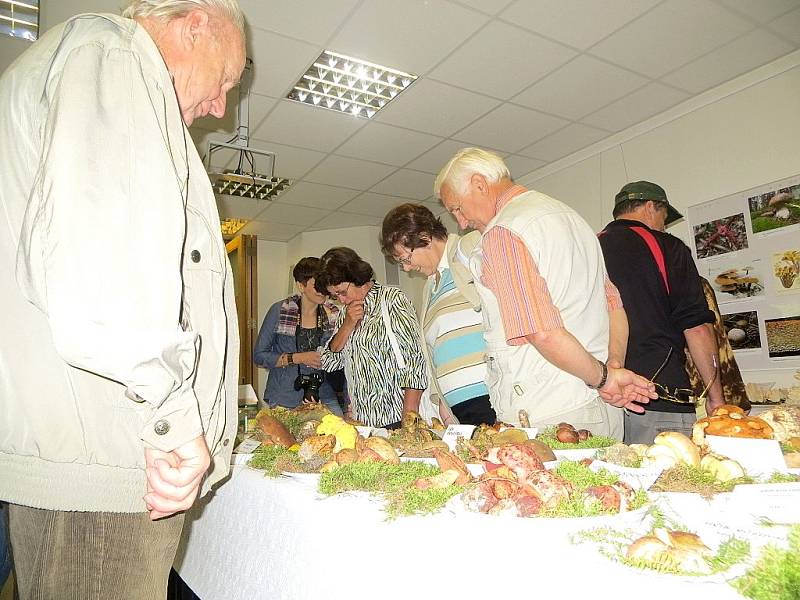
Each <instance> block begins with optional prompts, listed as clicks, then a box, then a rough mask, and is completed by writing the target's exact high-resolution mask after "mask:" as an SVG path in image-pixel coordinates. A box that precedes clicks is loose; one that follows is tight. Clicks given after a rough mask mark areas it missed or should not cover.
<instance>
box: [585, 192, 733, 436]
mask: <svg viewBox="0 0 800 600" xmlns="http://www.w3.org/2000/svg"><path fill="white" fill-rule="evenodd" d="M613 214H614V221H612V222H611V223H609V224H608V225H607V226H606V228H605V229H604V230H603V231H602V232H601V233H600V235H599V237H600V245H601V247H602V248H603V256H604V258H605V263H606V269H607V270H608V275H609V278H610V279H611V281H612V282H613V283H614V285H616V286H617V288H618V289H619V292H620V295H621V296H622V302H623V304H624V305H625V311H626V312H627V315H628V326H629V331H630V334H629V336H628V348H627V353H626V358H625V367H626V368H628V369H631V370H632V371H634V372H636V373H641V374H642V375H644V376H645V377H653V379H654V381H655V382H656V384H657V386H656V389H657V391H658V393H659V398H658V400H651V401H650V404H649V405H648V406H647V411H646V412H645V413H643V414H637V413H633V412H631V411H625V443H628V444H631V443H645V444H651V443H652V442H653V438H654V437H655V436H656V435H657V434H658V433H659V432H661V431H682V432H684V433H686V434H688V435H691V430H692V425H693V424H694V421H695V420H696V415H695V405H694V403H693V398H692V396H693V393H692V392H691V390H690V387H691V386H690V385H689V378H688V375H687V373H686V370H685V368H684V349H685V348H688V350H689V353H690V355H691V356H692V359H693V361H694V362H695V364H696V365H697V367H698V370H699V371H700V374H701V376H702V377H703V379H704V381H705V382H706V383H707V384H708V383H709V382H711V381H712V380H713V384H712V385H711V387H710V388H709V390H708V395H707V398H706V410H707V411H709V412H710V411H711V410H712V409H713V408H715V407H716V406H718V405H720V404H722V403H723V399H722V388H721V386H720V385H719V379H718V378H717V377H716V376H715V369H716V367H715V362H714V357H715V356H717V343H716V339H715V337H714V334H713V330H712V329H711V326H710V324H711V323H713V322H714V314H713V313H712V312H711V311H710V310H709V309H708V305H707V304H706V300H705V296H704V295H703V286H702V282H701V279H700V275H699V274H698V272H697V268H696V267H695V264H694V261H693V260H692V255H691V252H690V251H689V248H687V247H686V244H684V243H683V242H682V241H681V240H679V239H678V238H676V237H675V236H673V235H670V234H668V233H665V232H664V229H665V228H666V226H667V225H670V224H672V223H674V222H675V221H677V220H679V219H681V218H683V217H682V215H681V214H680V213H679V212H678V211H677V210H675V208H674V207H673V206H672V205H671V204H670V203H669V201H668V200H667V194H666V193H665V192H664V189H663V188H662V187H661V186H659V185H656V184H655V183H651V182H649V181H635V182H632V183H628V184H626V185H625V186H623V188H622V189H621V190H620V191H619V193H618V194H617V195H616V198H615V206H614V211H613Z"/></svg>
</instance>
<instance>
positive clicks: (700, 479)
mask: <svg viewBox="0 0 800 600" xmlns="http://www.w3.org/2000/svg"><path fill="white" fill-rule="evenodd" d="M753 482H754V480H753V479H752V478H751V477H739V478H738V479H732V480H730V481H726V482H721V481H717V480H716V478H715V477H714V476H713V475H712V474H711V473H709V472H708V471H704V470H703V469H701V468H700V467H695V466H692V465H687V464H679V465H677V466H675V467H672V468H671V469H667V470H666V471H664V472H663V473H661V476H660V477H659V478H658V479H657V480H656V482H655V483H654V484H653V485H652V486H651V487H650V491H653V492H694V493H696V494H700V495H701V496H705V497H706V498H709V497H711V496H713V495H715V494H719V493H721V492H730V491H731V490H732V489H733V488H734V487H735V486H737V485H739V484H742V483H753Z"/></svg>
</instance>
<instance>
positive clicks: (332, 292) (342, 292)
mask: <svg viewBox="0 0 800 600" xmlns="http://www.w3.org/2000/svg"><path fill="white" fill-rule="evenodd" d="M351 285H353V282H352V281H348V282H347V285H346V286H345V288H344V289H343V290H338V291H336V290H329V293H330V295H331V296H333V297H335V298H339V300H341V299H342V298H346V297H347V292H348V291H349V290H350V286H351Z"/></svg>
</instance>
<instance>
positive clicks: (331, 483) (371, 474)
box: [319, 461, 440, 496]
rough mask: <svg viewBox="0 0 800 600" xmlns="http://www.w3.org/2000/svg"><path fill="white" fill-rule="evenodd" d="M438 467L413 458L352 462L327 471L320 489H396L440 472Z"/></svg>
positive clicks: (326, 492) (367, 490)
mask: <svg viewBox="0 0 800 600" xmlns="http://www.w3.org/2000/svg"><path fill="white" fill-rule="evenodd" d="M439 472H440V471H439V469H438V467H435V466H433V465H429V464H426V463H422V462H416V461H409V462H404V463H400V464H399V465H390V464H388V463H351V464H349V465H341V466H339V467H336V468H335V469H333V470H332V471H328V472H327V473H323V474H322V476H321V477H320V480H319V491H320V492H322V493H323V494H326V495H328V496H330V495H333V494H339V493H341V492H349V491H357V490H358V491H364V492H375V493H382V492H394V491H396V490H398V489H401V488H404V487H408V486H410V485H412V484H413V483H414V482H415V481H416V480H417V479H419V478H420V477H430V476H431V475H436V474H437V473H439Z"/></svg>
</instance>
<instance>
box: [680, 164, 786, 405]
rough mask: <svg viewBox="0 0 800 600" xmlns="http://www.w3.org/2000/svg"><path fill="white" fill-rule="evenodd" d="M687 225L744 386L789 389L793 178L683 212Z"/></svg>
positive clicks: (694, 250) (698, 261)
mask: <svg viewBox="0 0 800 600" xmlns="http://www.w3.org/2000/svg"><path fill="white" fill-rule="evenodd" d="M686 220H687V222H688V225H689V231H690V233H691V239H692V241H693V243H690V245H691V250H692V253H693V255H694V257H695V261H696V263H697V270H698V271H699V273H700V275H702V276H703V277H705V278H706V279H708V281H709V282H710V283H711V286H712V287H713V288H714V292H715V293H716V296H717V302H718V303H719V304H720V310H721V313H722V317H723V322H724V324H725V329H726V331H727V334H728V340H729V341H730V343H731V346H732V347H733V349H734V352H735V354H736V361H737V363H738V364H739V368H740V369H741V371H742V374H743V377H744V379H745V382H747V383H753V385H756V383H755V382H759V381H767V380H769V381H768V383H769V384H770V385H775V386H776V387H781V386H782V385H786V386H788V388H790V387H791V386H792V385H793V384H794V385H796V384H797V379H796V378H795V374H796V373H797V374H798V378H800V175H795V176H793V177H788V178H786V179H782V180H780V181H774V182H772V183H766V184H764V185H761V186H759V187H756V188H752V189H749V190H744V191H742V192H738V193H736V194H731V195H730V196H725V197H722V198H716V199H714V200H709V201H707V202H704V203H702V204H697V205H695V206H690V207H689V208H688V209H687V211H686ZM775 380H780V381H778V383H773V382H774V381H775ZM788 388H787V389H788ZM752 400H753V398H751V401H752Z"/></svg>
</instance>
